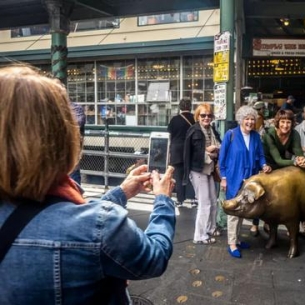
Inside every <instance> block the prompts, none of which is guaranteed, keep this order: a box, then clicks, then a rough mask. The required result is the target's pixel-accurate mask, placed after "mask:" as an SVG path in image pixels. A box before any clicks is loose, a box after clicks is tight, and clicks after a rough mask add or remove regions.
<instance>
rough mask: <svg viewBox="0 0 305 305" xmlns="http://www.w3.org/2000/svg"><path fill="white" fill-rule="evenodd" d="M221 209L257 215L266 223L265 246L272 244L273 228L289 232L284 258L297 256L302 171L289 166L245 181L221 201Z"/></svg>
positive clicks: (304, 210) (304, 187)
mask: <svg viewBox="0 0 305 305" xmlns="http://www.w3.org/2000/svg"><path fill="white" fill-rule="evenodd" d="M222 207H223V209H224V211H225V212H226V213H227V214H229V215H233V216H238V217H242V218H250V219H253V218H260V219H262V220H264V221H265V222H266V223H268V224H269V226H270V235H269V239H268V242H267V245H266V249H270V248H272V247H273V246H275V244H276V239H277V227H278V225H279V224H283V225H285V226H286V227H287V229H288V231H289V238H290V249H289V252H288V257H289V258H293V257H295V256H298V255H299V250H298V233H299V223H300V221H304V220H305V171H304V170H302V169H301V168H299V167H295V166H289V167H285V168H281V169H277V170H274V171H273V172H271V173H270V174H264V173H261V174H258V175H254V176H252V177H250V178H249V179H247V180H245V181H244V183H243V185H242V188H241V189H240V191H239V192H238V194H237V196H236V197H235V198H232V199H230V200H225V201H224V202H223V203H222Z"/></svg>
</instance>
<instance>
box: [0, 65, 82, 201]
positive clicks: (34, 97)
mask: <svg viewBox="0 0 305 305" xmlns="http://www.w3.org/2000/svg"><path fill="white" fill-rule="evenodd" d="M79 141H80V134H79V127H78V124H77V122H76V120H75V117H74V115H73V113H72V109H71V107H70V100H69V97H68V95H67V92H66V90H65V88H64V87H63V86H62V85H61V84H60V83H59V82H58V80H55V79H51V78H49V77H46V76H43V75H40V74H39V72H38V71H37V70H35V68H31V67H29V66H21V65H19V66H8V67H4V68H0V147H1V153H0V164H1V166H0V197H1V198H4V199H14V198H17V197H24V198H30V199H34V200H38V201H41V200H43V199H44V197H45V195H46V194H47V192H48V190H49V189H50V188H51V186H54V185H56V184H57V183H59V182H60V181H61V180H62V179H63V177H64V176H65V175H66V174H68V173H69V172H71V171H72V170H73V168H74V167H75V165H76V164H77V162H78V158H79V150H80V147H79Z"/></svg>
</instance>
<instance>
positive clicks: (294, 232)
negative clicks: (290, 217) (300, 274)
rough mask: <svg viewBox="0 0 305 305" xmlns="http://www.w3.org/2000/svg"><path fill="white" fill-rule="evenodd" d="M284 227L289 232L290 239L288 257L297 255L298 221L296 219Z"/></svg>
mask: <svg viewBox="0 0 305 305" xmlns="http://www.w3.org/2000/svg"><path fill="white" fill-rule="evenodd" d="M286 227H287V229H288V232H289V240H290V248H289V252H288V257H289V258H293V257H296V256H298V255H299V247H298V234H299V222H298V221H296V222H295V223H292V224H287V225H286Z"/></svg>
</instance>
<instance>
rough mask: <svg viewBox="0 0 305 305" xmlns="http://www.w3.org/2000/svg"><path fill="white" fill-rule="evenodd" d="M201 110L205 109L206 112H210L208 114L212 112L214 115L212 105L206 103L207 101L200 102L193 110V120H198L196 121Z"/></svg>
mask: <svg viewBox="0 0 305 305" xmlns="http://www.w3.org/2000/svg"><path fill="white" fill-rule="evenodd" d="M202 110H203V111H205V112H208V113H210V114H212V115H213V116H214V113H213V108H212V106H211V105H210V104H208V103H202V104H200V105H199V106H198V107H197V108H196V110H195V112H194V120H195V122H198V121H199V115H200V112H201V111H202Z"/></svg>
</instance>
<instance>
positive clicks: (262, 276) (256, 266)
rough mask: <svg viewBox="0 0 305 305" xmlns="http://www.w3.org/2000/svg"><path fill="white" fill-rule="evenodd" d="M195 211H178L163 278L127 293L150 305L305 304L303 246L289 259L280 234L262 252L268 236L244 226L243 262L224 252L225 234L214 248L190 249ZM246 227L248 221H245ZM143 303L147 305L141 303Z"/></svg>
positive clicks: (134, 286) (135, 285)
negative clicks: (246, 247)
mask: <svg viewBox="0 0 305 305" xmlns="http://www.w3.org/2000/svg"><path fill="white" fill-rule="evenodd" d="M195 215H196V211H195V210H194V209H193V210H192V209H187V208H181V209H180V216H179V217H177V227H176V235H175V242H174V253H173V255H172V257H171V259H170V262H169V265H168V269H167V271H166V272H165V273H164V275H163V276H162V277H161V278H156V279H150V280H145V281H139V282H137V281H132V282H131V283H130V286H129V290H130V293H131V295H135V296H141V297H143V298H144V299H147V300H150V301H151V302H152V304H155V305H162V304H170V305H172V304H180V303H184V304H188V305H201V304H203V305H229V304H230V305H232V304H235V305H303V304H304V303H305V301H304V297H305V270H304V267H305V247H304V239H302V238H299V243H300V251H301V256H299V257H297V258H294V259H288V258H287V257H286V255H287V253H288V248H289V243H288V237H287V236H286V231H282V230H281V231H279V238H278V248H275V249H272V250H266V249H264V245H265V242H266V239H267V235H266V234H265V233H264V232H263V230H260V231H261V235H260V236H258V237H252V236H251V235H250V234H249V228H250V226H249V225H244V227H243V230H242V239H243V240H244V241H247V242H249V243H250V244H251V249H249V250H243V253H242V254H243V258H242V259H236V258H232V257H231V256H230V255H229V254H228V252H227V242H226V240H227V239H226V232H224V235H223V236H221V237H219V238H217V243H216V244H214V245H209V246H205V245H194V244H193V243H192V239H193V230H194V228H193V223H194V219H195ZM248 223H249V222H248ZM142 304H145V303H142Z"/></svg>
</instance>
